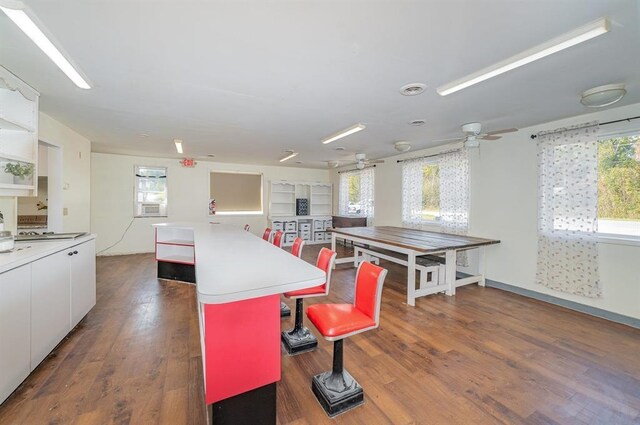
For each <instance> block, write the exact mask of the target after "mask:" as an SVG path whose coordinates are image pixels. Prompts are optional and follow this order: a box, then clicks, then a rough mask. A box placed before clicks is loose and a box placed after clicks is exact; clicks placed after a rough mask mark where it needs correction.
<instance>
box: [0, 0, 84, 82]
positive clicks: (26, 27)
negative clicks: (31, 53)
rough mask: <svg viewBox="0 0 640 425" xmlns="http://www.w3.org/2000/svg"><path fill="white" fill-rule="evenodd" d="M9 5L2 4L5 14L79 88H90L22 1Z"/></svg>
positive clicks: (6, 2)
mask: <svg viewBox="0 0 640 425" xmlns="http://www.w3.org/2000/svg"><path fill="white" fill-rule="evenodd" d="M4 3H5V4H7V5H9V6H0V10H2V11H3V12H4V13H5V15H7V17H8V18H9V19H11V20H12V21H13V23H14V24H16V25H17V26H18V28H20V29H21V30H22V32H24V33H25V35H26V36H27V37H29V38H30V39H31V41H33V42H34V43H35V44H36V46H38V47H39V48H40V50H42V51H43V52H44V54H45V55H47V56H48V57H49V59H51V60H52V61H53V63H55V64H56V66H57V67H58V68H60V70H61V71H62V72H64V74H65V75H66V76H67V77H68V78H69V79H70V80H71V81H72V82H73V83H74V84H75V85H76V86H78V87H79V88H81V89H85V90H86V89H90V88H91V86H90V85H89V83H87V82H86V80H85V79H84V78H82V76H81V75H80V73H79V72H78V71H77V70H76V69H75V68H74V67H73V65H71V63H70V62H69V61H68V60H67V59H66V58H65V57H64V55H63V54H62V53H60V50H58V48H57V47H56V46H55V45H54V44H53V43H52V42H51V40H49V38H48V37H47V36H46V35H45V34H44V32H42V30H41V29H40V28H39V27H38V25H36V23H35V22H34V21H33V20H32V19H31V18H30V17H29V15H27V13H26V12H25V10H24V5H23V4H22V2H18V1H14V2H9V1H5V2H4Z"/></svg>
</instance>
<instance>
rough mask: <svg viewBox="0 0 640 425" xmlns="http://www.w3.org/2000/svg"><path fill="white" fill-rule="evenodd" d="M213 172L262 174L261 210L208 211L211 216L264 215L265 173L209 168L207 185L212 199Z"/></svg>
mask: <svg viewBox="0 0 640 425" xmlns="http://www.w3.org/2000/svg"><path fill="white" fill-rule="evenodd" d="M213 173H221V174H249V175H254V176H260V210H259V211H258V210H256V211H216V213H215V214H211V213H210V212H209V211H207V214H208V216H209V217H215V216H219V215H233V216H244V215H248V216H255V215H264V209H265V208H264V173H261V172H257V171H234V170H209V172H208V174H207V177H208V179H207V185H208V192H207V193H208V195H209V198H208V199H211V175H212V174H213Z"/></svg>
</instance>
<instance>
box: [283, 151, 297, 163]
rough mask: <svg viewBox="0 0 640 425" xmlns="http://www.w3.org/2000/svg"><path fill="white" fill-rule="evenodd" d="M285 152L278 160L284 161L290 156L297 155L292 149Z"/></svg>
mask: <svg viewBox="0 0 640 425" xmlns="http://www.w3.org/2000/svg"><path fill="white" fill-rule="evenodd" d="M285 152H286V154H287V155H286V156H284V157H282V158H280V162H285V161H287V160H289V159H291V158H295V157H296V156H298V152H294V151H285Z"/></svg>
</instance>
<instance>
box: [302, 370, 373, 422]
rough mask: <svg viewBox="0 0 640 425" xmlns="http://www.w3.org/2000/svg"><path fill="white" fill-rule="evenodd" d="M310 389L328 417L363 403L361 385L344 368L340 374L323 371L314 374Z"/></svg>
mask: <svg viewBox="0 0 640 425" xmlns="http://www.w3.org/2000/svg"><path fill="white" fill-rule="evenodd" d="M311 390H312V391H313V394H314V395H315V396H316V398H317V399H318V402H319V403H320V405H321V406H322V408H323V409H324V411H325V412H326V413H327V415H329V417H330V418H332V417H334V416H336V415H339V414H340V413H344V412H346V411H347V410H350V409H353V408H354V407H357V406H360V405H361V404H363V403H364V391H363V390H362V387H361V386H360V384H358V381H356V380H355V379H353V377H352V376H351V374H350V373H349V372H347V371H346V370H343V371H342V374H341V375H337V374H335V373H334V372H323V373H321V374H319V375H316V376H314V377H313V381H312V382H311ZM339 390H341V391H339Z"/></svg>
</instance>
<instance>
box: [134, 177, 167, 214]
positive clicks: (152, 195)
mask: <svg viewBox="0 0 640 425" xmlns="http://www.w3.org/2000/svg"><path fill="white" fill-rule="evenodd" d="M135 185H136V186H135V206H134V215H135V216H136V217H166V216H167V168H166V167H147V166H142V165H136V167H135Z"/></svg>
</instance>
